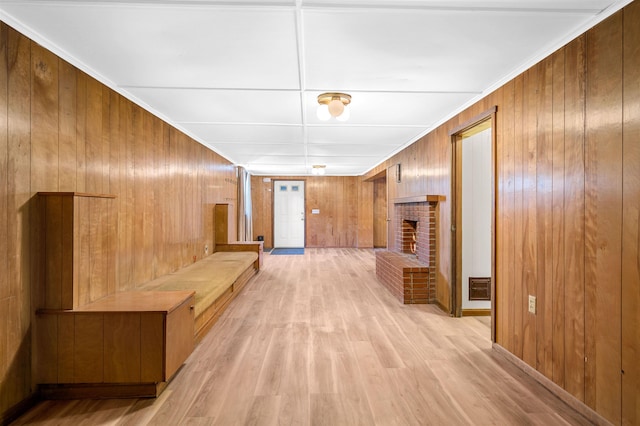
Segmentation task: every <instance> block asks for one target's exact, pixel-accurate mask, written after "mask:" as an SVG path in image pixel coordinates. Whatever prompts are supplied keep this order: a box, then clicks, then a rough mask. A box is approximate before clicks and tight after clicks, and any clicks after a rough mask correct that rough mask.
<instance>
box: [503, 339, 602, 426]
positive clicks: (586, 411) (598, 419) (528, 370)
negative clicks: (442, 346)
mask: <svg viewBox="0 0 640 426" xmlns="http://www.w3.org/2000/svg"><path fill="white" fill-rule="evenodd" d="M493 350H494V352H496V353H498V354H499V355H501V356H502V357H503V358H504V359H506V360H507V361H509V362H510V363H512V364H513V365H515V366H516V367H518V368H519V369H520V370H522V371H523V372H524V373H525V374H526V375H528V376H529V377H531V378H533V379H534V380H535V381H536V382H538V383H540V384H541V385H542V386H544V387H545V388H546V389H547V390H548V391H549V392H551V393H552V394H554V395H555V396H556V397H558V399H560V400H561V401H563V402H564V403H565V404H567V405H568V406H569V407H571V408H573V409H574V410H576V411H577V412H578V413H580V414H581V415H582V416H583V417H585V418H586V419H587V420H589V421H590V422H592V423H593V424H596V425H603V426H605V425H606V426H611V425H612V423H611V422H610V421H608V420H607V419H605V418H604V417H602V416H601V415H600V414H598V413H597V412H596V411H594V410H593V409H592V408H591V407H589V406H587V405H586V404H585V403H583V402H582V401H580V400H579V399H578V398H576V397H575V396H573V395H571V394H570V393H569V392H567V391H566V390H564V389H563V388H561V387H560V386H558V385H557V384H556V383H554V382H553V381H552V380H550V379H549V378H548V377H546V376H545V375H544V374H542V373H540V372H539V371H538V370H536V369H535V368H533V367H531V366H530V365H529V364H527V363H526V362H524V361H523V360H521V359H520V358H518V357H517V356H515V355H514V354H512V353H511V352H509V351H508V350H506V349H505V348H503V347H502V346H500V345H499V344H497V343H494V344H493Z"/></svg>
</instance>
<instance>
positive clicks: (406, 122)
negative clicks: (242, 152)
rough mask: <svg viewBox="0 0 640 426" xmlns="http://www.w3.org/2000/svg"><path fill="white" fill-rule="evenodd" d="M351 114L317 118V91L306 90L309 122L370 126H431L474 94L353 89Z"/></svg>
mask: <svg viewBox="0 0 640 426" xmlns="http://www.w3.org/2000/svg"><path fill="white" fill-rule="evenodd" d="M349 93H350V94H351V104H350V105H349V108H350V109H351V116H350V118H349V121H347V122H344V123H341V122H339V121H337V120H331V121H329V122H326V121H321V120H319V119H318V117H317V114H316V110H317V105H318V103H317V95H318V94H320V92H306V93H305V106H306V109H307V110H306V117H307V122H308V123H309V124H318V125H323V124H324V125H334V126H337V125H339V124H345V125H347V124H348V125H372V126H383V125H392V126H398V127H403V126H412V125H413V126H420V127H422V128H425V127H429V126H431V125H432V124H433V123H434V122H436V121H438V120H440V119H442V118H443V117H444V116H445V114H443V109H440V108H446V109H448V110H449V111H451V110H453V109H455V108H457V107H459V106H461V105H463V104H464V103H466V102H467V101H469V100H471V99H473V98H474V97H476V96H478V94H479V92H475V93H421V92H417V93H408V92H354V91H350V92H349Z"/></svg>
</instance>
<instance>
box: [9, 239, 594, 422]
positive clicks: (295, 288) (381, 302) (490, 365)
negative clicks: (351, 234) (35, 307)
mask: <svg viewBox="0 0 640 426" xmlns="http://www.w3.org/2000/svg"><path fill="white" fill-rule="evenodd" d="M374 263H375V253H374V251H373V250H371V249H365V250H362V249H353V248H349V249H313V248H309V249H307V250H306V251H305V254H304V255H302V256H270V255H267V256H266V259H265V267H264V269H263V270H262V271H261V272H260V274H258V275H257V276H256V277H255V278H254V279H253V280H252V281H251V282H249V283H248V284H247V286H246V287H245V289H244V290H243V292H242V293H241V294H240V295H239V296H238V297H237V298H236V299H235V300H234V301H233V303H231V305H230V306H229V308H228V310H227V311H225V313H224V314H223V315H222V317H221V318H220V321H219V322H218V323H216V325H215V326H214V327H213V328H212V329H211V332H210V333H209V334H207V336H205V338H204V339H203V340H202V342H201V343H200V345H199V346H198V347H197V348H196V350H195V351H194V353H193V354H192V356H191V357H190V358H189V360H188V361H187V363H186V364H185V365H184V367H183V368H182V369H181V370H180V372H179V373H178V375H177V376H176V377H175V379H174V380H173V381H172V382H171V383H169V385H168V386H167V388H166V390H165V392H164V394H163V395H161V396H160V397H159V398H157V399H151V400H142V399H128V400H120V401H105V400H102V401H84V402H81V401H78V400H74V401H43V402H41V403H39V404H38V405H37V406H36V407H35V408H34V409H33V410H31V411H30V412H28V413H27V414H25V415H24V416H23V417H22V418H20V419H18V420H17V422H16V423H15V424H16V425H22V424H29V423H31V424H33V423H37V424H42V425H49V424H60V425H66V424H69V423H74V424H78V423H86V424H97V423H101V422H105V420H104V419H106V418H108V422H110V423H114V424H138V425H145V424H192V423H196V424H199V423H206V424H211V423H219V424H234V423H240V424H247V423H252V424H253V423H254V422H255V423H257V424H267V423H268V424H272V421H273V422H275V421H276V420H277V421H278V422H280V423H287V424H291V423H295V424H300V425H312V424H313V425H325V424H326V425H338V424H349V425H352V424H366V425H372V424H381V425H387V424H412V425H413V424H415V425H419V424H425V423H434V424H450V423H456V424H523V423H526V424H531V425H547V424H563V425H580V424H586V422H587V421H586V419H585V418H583V417H581V416H580V415H579V414H578V413H576V412H575V411H573V410H572V409H570V408H569V407H568V406H567V405H565V404H564V403H562V402H561V401H560V400H559V399H558V398H556V397H555V396H553V395H552V394H551V393H549V392H548V391H546V390H545V389H544V388H543V387H542V386H540V385H539V384H538V383H537V382H535V381H534V380H532V379H531V378H529V377H527V376H526V375H525V374H523V373H522V372H521V371H520V370H519V369H518V368H516V367H514V366H513V365H511V364H510V363H509V362H506V361H505V360H504V359H502V358H501V357H500V356H499V355H496V354H495V352H494V351H492V349H491V341H490V327H489V321H488V318H484V317H467V318H451V317H449V316H448V315H447V314H445V313H443V312H441V311H440V310H439V309H438V308H436V307H434V306H430V305H411V307H408V306H406V305H402V304H400V303H398V302H397V301H396V300H395V299H394V298H393V296H392V295H390V294H389V293H388V291H387V290H386V289H385V288H384V287H383V286H382V285H381V284H380V283H378V282H377V281H376V279H375V271H374ZM345 271H348V273H349V279H348V280H345V279H343V277H344V275H345ZM284 298H286V299H287V301H286V302H285V300H284ZM288 302H290V303H288ZM488 383H490V385H488ZM114 404H115V406H114ZM116 408H117V409H116ZM106 411H109V412H110V413H111V414H110V415H106V413H105V412H106ZM71 413H73V415H71Z"/></svg>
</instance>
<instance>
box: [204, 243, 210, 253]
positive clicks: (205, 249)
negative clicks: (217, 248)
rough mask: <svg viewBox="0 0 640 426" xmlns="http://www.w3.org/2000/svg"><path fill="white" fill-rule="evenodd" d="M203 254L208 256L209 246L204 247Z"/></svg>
mask: <svg viewBox="0 0 640 426" xmlns="http://www.w3.org/2000/svg"><path fill="white" fill-rule="evenodd" d="M204 254H209V245H208V244H207V245H205V246H204Z"/></svg>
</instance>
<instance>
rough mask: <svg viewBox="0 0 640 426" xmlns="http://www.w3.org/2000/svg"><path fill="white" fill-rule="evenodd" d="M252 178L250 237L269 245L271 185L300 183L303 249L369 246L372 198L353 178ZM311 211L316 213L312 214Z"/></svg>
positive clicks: (357, 178) (271, 223)
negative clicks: (260, 237) (302, 191)
mask: <svg viewBox="0 0 640 426" xmlns="http://www.w3.org/2000/svg"><path fill="white" fill-rule="evenodd" d="M264 178H265V177H264V176H258V177H255V176H254V177H252V181H251V183H252V185H251V191H252V197H253V200H252V201H253V221H254V222H253V234H254V237H256V236H258V235H263V236H264V237H265V244H264V246H265V247H272V246H273V235H272V233H273V191H272V190H273V182H275V181H277V180H304V181H305V205H306V209H307V211H306V222H305V233H306V246H307V247H359V245H360V244H361V245H362V246H363V247H371V245H372V237H373V228H372V224H371V222H372V215H373V197H372V192H371V188H365V187H366V186H367V185H371V184H370V183H368V182H361V180H362V179H361V178H360V177H356V176H306V177H299V176H298V177H296V176H286V177H279V176H269V177H268V178H269V179H271V182H263V179H264ZM363 185H364V187H363ZM312 209H319V210H320V214H317V215H312V214H311V210H312Z"/></svg>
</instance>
